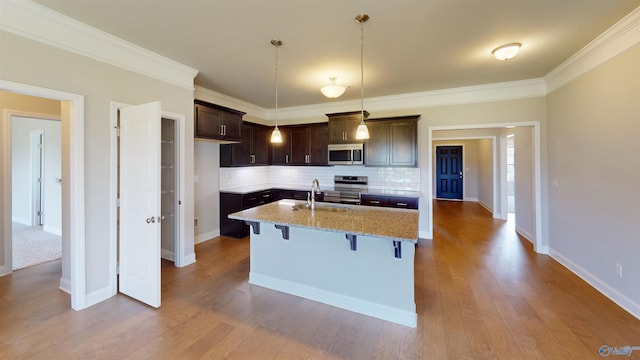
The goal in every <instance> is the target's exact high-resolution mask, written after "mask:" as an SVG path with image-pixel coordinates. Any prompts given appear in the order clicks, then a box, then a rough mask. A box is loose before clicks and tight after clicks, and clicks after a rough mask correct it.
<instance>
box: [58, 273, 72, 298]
mask: <svg viewBox="0 0 640 360" xmlns="http://www.w3.org/2000/svg"><path fill="white" fill-rule="evenodd" d="M58 289H60V290H62V291H64V292H66V293H67V294H69V295H71V280H69V279H67V278H65V277H60V286H59V287H58Z"/></svg>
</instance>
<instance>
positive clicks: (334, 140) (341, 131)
mask: <svg viewBox="0 0 640 360" xmlns="http://www.w3.org/2000/svg"><path fill="white" fill-rule="evenodd" d="M326 115H327V117H328V118H329V144H353V143H361V142H362V140H358V139H356V130H357V129H358V125H359V124H360V118H361V112H360V111H351V112H344V113H334V114H326ZM368 116H369V112H367V111H365V112H364V117H365V119H366V118H367V117H368Z"/></svg>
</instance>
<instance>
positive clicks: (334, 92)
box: [320, 76, 347, 99]
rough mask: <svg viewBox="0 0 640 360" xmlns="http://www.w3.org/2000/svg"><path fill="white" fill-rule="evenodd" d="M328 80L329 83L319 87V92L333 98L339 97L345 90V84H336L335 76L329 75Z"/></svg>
mask: <svg viewBox="0 0 640 360" xmlns="http://www.w3.org/2000/svg"><path fill="white" fill-rule="evenodd" d="M329 81H330V82H331V83H330V84H329V85H327V86H323V87H322V88H321V89H320V92H321V93H322V95H324V96H326V97H328V98H331V99H334V98H337V97H340V96H341V95H342V94H344V91H345V90H347V88H346V87H345V86H340V85H336V77H335V76H332V77H330V78H329Z"/></svg>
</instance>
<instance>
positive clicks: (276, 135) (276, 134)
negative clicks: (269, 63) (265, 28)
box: [271, 39, 282, 143]
mask: <svg viewBox="0 0 640 360" xmlns="http://www.w3.org/2000/svg"><path fill="white" fill-rule="evenodd" d="M271 45H273V46H274V47H275V48H276V71H275V73H276V76H275V83H276V127H275V129H273V132H272V133H271V142H272V143H281V142H282V134H281V133H280V130H278V49H279V48H280V45H282V40H277V39H273V40H271Z"/></svg>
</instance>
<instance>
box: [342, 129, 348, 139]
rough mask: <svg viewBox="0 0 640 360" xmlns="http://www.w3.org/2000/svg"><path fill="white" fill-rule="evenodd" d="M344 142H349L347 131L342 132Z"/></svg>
mask: <svg viewBox="0 0 640 360" xmlns="http://www.w3.org/2000/svg"><path fill="white" fill-rule="evenodd" d="M342 140H348V138H347V132H346V131H343V132H342Z"/></svg>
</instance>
